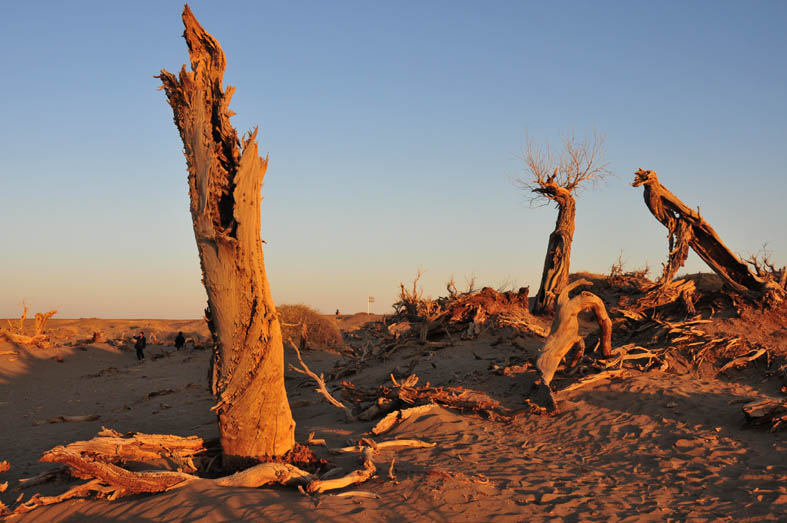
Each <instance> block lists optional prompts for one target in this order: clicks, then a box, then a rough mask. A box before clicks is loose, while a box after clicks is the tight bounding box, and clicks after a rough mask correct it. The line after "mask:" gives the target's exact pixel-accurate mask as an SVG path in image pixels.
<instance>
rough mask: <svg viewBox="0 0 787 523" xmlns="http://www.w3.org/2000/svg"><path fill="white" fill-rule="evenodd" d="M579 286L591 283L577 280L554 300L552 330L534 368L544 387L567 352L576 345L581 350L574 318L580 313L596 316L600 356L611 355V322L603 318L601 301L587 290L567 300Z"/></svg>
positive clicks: (583, 346)
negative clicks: (584, 312)
mask: <svg viewBox="0 0 787 523" xmlns="http://www.w3.org/2000/svg"><path fill="white" fill-rule="evenodd" d="M581 285H593V284H592V283H591V282H589V281H588V280H577V281H575V282H573V283H571V284H570V285H567V286H566V287H564V288H563V290H562V291H561V292H560V296H559V297H558V299H557V310H556V312H555V319H554V321H553V322H552V329H551V330H550V332H549V337H547V341H546V343H544V348H543V349H542V351H541V355H540V356H539V357H538V361H537V362H536V367H538V370H539V371H540V372H541V377H542V378H543V380H544V384H545V385H549V384H550V383H551V382H552V378H553V377H554V375H555V371H556V370H557V367H558V365H559V364H560V362H561V360H562V359H563V358H564V357H565V356H566V354H567V353H568V351H570V350H571V347H573V346H574V345H579V347H580V350H581V351H584V349H585V341H584V340H583V339H582V337H581V336H580V335H579V321H578V320H577V315H578V314H579V313H580V312H582V311H587V310H592V311H593V313H594V314H595V315H596V320H597V321H598V325H599V327H600V328H601V336H600V340H601V342H600V344H601V352H602V354H603V355H604V357H607V358H608V357H609V356H611V353H612V322H611V321H610V319H609V315H607V309H606V307H604V302H603V301H601V298H599V297H598V296H596V295H595V294H593V293H592V292H587V291H582V292H581V293H579V294H578V295H576V296H574V297H573V298H571V299H569V297H568V293H569V292H571V291H572V290H573V289H575V288H577V287H579V286H581Z"/></svg>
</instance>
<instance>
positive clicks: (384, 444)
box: [331, 439, 437, 454]
mask: <svg viewBox="0 0 787 523" xmlns="http://www.w3.org/2000/svg"><path fill="white" fill-rule="evenodd" d="M361 442H364V443H365V442H369V443H371V445H369V446H371V447H372V448H373V449H374V450H378V451H379V450H391V449H430V448H432V447H434V446H436V445H437V443H429V442H426V441H421V440H420V439H392V440H389V441H381V442H379V443H377V442H374V441H370V440H366V439H362V440H361ZM365 448H366V447H360V446H358V445H353V446H352V447H341V448H338V449H331V452H333V453H335V454H350V453H352V452H359V451H362V450H363V449H365Z"/></svg>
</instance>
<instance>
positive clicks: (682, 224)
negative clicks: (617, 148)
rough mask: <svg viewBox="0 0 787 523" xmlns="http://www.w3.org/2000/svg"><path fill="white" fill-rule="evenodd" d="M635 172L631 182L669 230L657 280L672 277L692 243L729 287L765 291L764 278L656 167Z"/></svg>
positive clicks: (756, 292) (753, 292)
mask: <svg viewBox="0 0 787 523" xmlns="http://www.w3.org/2000/svg"><path fill="white" fill-rule="evenodd" d="M634 174H635V178H634V183H632V184H631V185H632V186H633V187H639V186H640V185H641V186H643V188H644V193H643V196H644V197H645V205H647V206H648V209H650V212H651V213H652V214H653V216H655V217H656V219H657V220H658V221H659V222H661V224H662V225H664V226H665V227H666V228H667V230H668V231H669V237H670V256H669V262H668V264H667V266H666V267H665V270H664V275H663V276H662V281H661V282H660V283H666V282H669V281H670V280H672V277H673V276H674V275H675V273H676V272H677V270H678V269H679V268H680V267H681V266H683V263H684V262H685V261H686V256H688V248H689V247H691V248H692V249H693V250H694V252H696V253H697V255H698V256H699V257H700V258H702V260H703V261H704V262H705V263H707V264H708V266H710V268H711V269H713V272H715V273H716V274H718V275H719V277H720V278H721V279H722V281H723V282H724V283H725V284H726V285H727V286H728V287H730V288H731V289H734V290H735V291H737V292H739V293H741V294H746V295H753V296H762V295H763V294H764V293H765V292H767V291H768V289H769V286H768V285H767V282H766V281H765V280H763V279H761V278H759V277H757V276H756V275H755V274H754V273H753V272H752V271H751V270H750V269H749V266H748V265H746V263H745V262H744V261H743V260H741V259H740V258H739V257H738V256H736V255H735V254H734V253H733V252H732V251H730V249H729V248H728V247H727V246H726V245H724V242H722V241H721V238H719V235H718V234H716V231H714V230H713V227H711V226H710V224H709V223H708V222H706V221H705V220H704V219H703V218H702V216H700V214H699V213H698V212H696V211H694V210H693V209H691V208H689V207H688V206H687V205H686V204H684V203H683V202H682V201H681V200H680V199H679V198H678V197H677V196H675V195H674V194H672V193H671V192H670V191H669V190H668V189H667V188H666V187H664V186H663V185H662V184H661V183H660V182H659V178H658V176H657V175H656V173H655V171H647V170H644V169H640V170H638V171H637V172H636V173H634Z"/></svg>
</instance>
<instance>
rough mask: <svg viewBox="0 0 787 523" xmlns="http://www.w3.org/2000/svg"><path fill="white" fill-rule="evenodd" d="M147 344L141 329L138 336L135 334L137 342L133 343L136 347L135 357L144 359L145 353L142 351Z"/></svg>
mask: <svg viewBox="0 0 787 523" xmlns="http://www.w3.org/2000/svg"><path fill="white" fill-rule="evenodd" d="M147 344H148V343H147V340H146V339H145V333H144V332H142V331H139V336H137V342H136V343H135V344H134V348H135V349H137V359H138V360H144V359H145V353H144V352H143V349H144V348H145V346H146V345H147Z"/></svg>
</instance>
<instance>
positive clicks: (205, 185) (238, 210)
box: [158, 6, 295, 459]
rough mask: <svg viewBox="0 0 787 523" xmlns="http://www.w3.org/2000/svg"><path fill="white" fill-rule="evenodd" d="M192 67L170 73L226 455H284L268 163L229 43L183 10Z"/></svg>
mask: <svg viewBox="0 0 787 523" xmlns="http://www.w3.org/2000/svg"><path fill="white" fill-rule="evenodd" d="M183 24H184V26H185V32H184V34H183V36H184V38H185V39H186V43H187V44H188V48H189V56H190V59H191V69H192V70H191V71H187V70H186V66H185V65H184V66H183V67H182V68H181V71H180V75H179V77H176V76H175V75H174V74H172V73H169V72H167V71H165V70H162V71H161V75H160V76H158V78H160V79H161V82H162V84H163V85H162V89H164V91H165V92H166V95H167V100H168V101H169V104H170V106H172V112H173V114H174V119H175V125H176V126H177V127H178V130H179V131H180V137H181V138H182V140H183V146H184V154H185V156H186V163H187V165H188V172H189V176H188V182H189V196H190V199H191V218H192V221H193V224H194V235H195V237H196V240H197V248H198V250H199V256H200V263H201V266H202V276H203V283H204V285H205V289H206V291H207V294H208V308H207V309H206V311H205V312H206V318H207V320H208V325H209V327H210V330H211V333H212V334H213V341H214V354H213V358H214V360H213V363H214V366H213V368H214V371H213V393H214V395H215V397H216V399H217V404H216V405H215V407H214V410H216V412H217V414H218V416H219V429H220V432H221V445H222V448H223V451H224V455H225V456H227V457H229V458H231V459H232V458H233V457H237V458H263V457H267V456H279V455H282V454H284V453H286V452H287V451H289V450H290V449H292V447H293V445H294V442H295V440H294V430H295V422H294V421H293V419H292V413H291V412H290V406H289V403H288V401H287V393H286V391H285V388H284V350H283V346H282V337H281V327H280V324H279V319H278V317H277V315H276V307H275V305H274V303H273V298H272V296H271V291H270V287H269V285H268V279H267V277H266V275H265V266H264V263H263V251H262V239H261V238H260V200H261V197H260V189H261V187H262V179H263V177H264V175H265V170H266V168H267V166H268V160H267V157H266V158H265V159H262V158H260V156H259V153H258V152H257V141H256V137H257V130H256V129H254V131H252V132H250V133H249V134H248V135H246V136H245V137H244V138H243V140H240V139H239V138H238V135H237V132H236V131H235V129H234V128H233V127H232V125H231V124H230V116H232V114H234V113H232V112H231V111H230V110H229V108H228V106H229V103H230V99H231V98H232V94H233V92H234V90H235V88H234V87H232V86H228V87H227V89H226V91H225V90H224V89H223V88H222V80H223V78H224V68H225V58H224V52H223V51H222V50H221V47H220V46H219V43H218V42H217V41H216V39H214V38H213V37H212V36H211V35H209V34H208V33H207V32H206V31H205V30H204V29H203V28H202V26H201V25H200V24H199V22H197V19H196V18H195V17H194V15H193V14H192V12H191V10H190V9H189V7H188V6H186V7H185V8H184V9H183Z"/></svg>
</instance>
